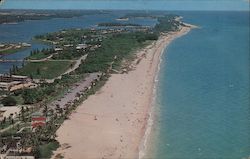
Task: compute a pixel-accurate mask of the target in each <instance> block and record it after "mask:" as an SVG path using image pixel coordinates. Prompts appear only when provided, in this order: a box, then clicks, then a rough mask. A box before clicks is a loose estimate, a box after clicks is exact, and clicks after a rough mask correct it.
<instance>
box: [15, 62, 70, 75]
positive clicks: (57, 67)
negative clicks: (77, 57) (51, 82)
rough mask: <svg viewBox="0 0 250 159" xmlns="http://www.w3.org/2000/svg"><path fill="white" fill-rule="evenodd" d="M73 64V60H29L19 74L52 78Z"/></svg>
mask: <svg viewBox="0 0 250 159" xmlns="http://www.w3.org/2000/svg"><path fill="white" fill-rule="evenodd" d="M73 64H74V62H71V61H43V62H28V63H27V64H26V65H25V66H24V67H23V68H21V69H20V70H19V71H18V73H17V74H19V75H27V76H32V77H33V78H43V79H52V78H55V77H57V76H60V75H61V74H63V73H64V72H65V71H66V70H67V69H68V68H70V67H71V65H73Z"/></svg>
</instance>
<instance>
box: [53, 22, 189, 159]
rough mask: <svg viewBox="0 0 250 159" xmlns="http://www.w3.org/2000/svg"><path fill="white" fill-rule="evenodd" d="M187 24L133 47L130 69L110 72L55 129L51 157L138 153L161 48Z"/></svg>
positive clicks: (147, 123) (145, 133) (144, 139)
mask: <svg viewBox="0 0 250 159" xmlns="http://www.w3.org/2000/svg"><path fill="white" fill-rule="evenodd" d="M192 28H193V27H190V26H188V27H182V28H181V30H180V31H177V32H172V33H168V34H163V35H162V36H160V38H159V39H158V40H157V41H155V42H153V44H151V45H149V46H147V47H146V48H144V49H141V50H139V51H138V52H137V54H136V55H137V57H138V58H137V60H135V61H134V62H133V65H135V66H136V69H135V70H132V71H130V72H128V74H112V75H111V77H110V78H109V80H108V81H107V83H106V84H105V85H104V86H103V87H102V88H101V90H100V91H98V92H96V94H94V95H92V96H90V97H89V98H88V99H87V100H86V101H84V102H83V103H82V104H81V105H80V106H79V107H78V108H77V109H76V111H75V112H74V113H72V115H71V116H70V119H69V120H66V121H65V122H64V123H63V124H62V126H61V127H60V128H59V129H58V131H57V136H58V137H57V140H58V141H59V143H60V145H61V147H60V148H59V149H58V150H56V151H55V152H54V155H53V156H52V158H57V157H58V156H64V158H74V159H75V158H83V157H84V158H114V159H117V158H140V159H141V158H143V156H144V155H145V153H146V152H145V150H146V149H147V139H148V136H149V134H150V132H151V126H152V125H153V121H151V122H150V120H152V110H153V102H154V96H155V87H156V84H157V78H158V74H159V70H160V61H161V57H162V54H163V53H164V51H165V49H166V47H167V46H168V45H169V44H170V43H171V42H172V41H173V40H175V39H176V38H178V37H180V36H183V35H185V34H187V33H188V32H189V31H190V30H191V29H192ZM138 61H139V62H138ZM121 83H122V84H121ZM150 123H151V124H150Z"/></svg>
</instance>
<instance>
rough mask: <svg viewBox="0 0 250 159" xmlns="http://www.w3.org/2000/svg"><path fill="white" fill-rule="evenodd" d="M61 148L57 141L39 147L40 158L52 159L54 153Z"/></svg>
mask: <svg viewBox="0 0 250 159" xmlns="http://www.w3.org/2000/svg"><path fill="white" fill-rule="evenodd" d="M58 147H59V143H58V142H57V141H53V142H49V143H47V144H44V145H41V146H39V158H50V157H51V155H52V154H53V151H54V150H56V149H57V148H58Z"/></svg>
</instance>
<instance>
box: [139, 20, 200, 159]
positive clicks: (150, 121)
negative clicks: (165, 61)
mask: <svg viewBox="0 0 250 159" xmlns="http://www.w3.org/2000/svg"><path fill="white" fill-rule="evenodd" d="M184 24H185V25H186V26H185V27H182V28H181V30H180V31H178V32H174V33H173V34H172V35H170V37H168V35H167V36H165V38H166V39H167V40H166V43H165V47H163V49H162V51H161V53H160V55H159V59H158V61H159V62H158V67H157V70H156V73H155V78H154V83H153V89H152V96H151V98H152V99H151V108H150V111H149V112H148V114H149V118H148V121H146V122H147V123H146V124H147V126H146V130H145V134H144V136H143V138H142V141H141V144H140V149H139V152H138V154H139V157H138V159H143V158H144V157H145V156H146V155H147V154H148V151H147V150H148V149H149V148H150V146H149V145H148V142H149V140H150V135H152V127H153V125H154V118H155V116H154V115H155V114H154V113H155V109H154V108H155V106H156V103H155V102H156V95H157V94H156V93H157V87H158V84H159V83H158V82H159V73H160V69H161V62H162V55H163V54H164V53H165V52H166V49H167V47H168V46H169V44H170V43H172V42H173V41H174V40H176V39H178V38H180V37H182V36H184V35H186V34H187V33H189V32H190V31H191V30H192V29H195V28H198V26H195V25H192V24H188V23H184ZM183 29H184V30H183ZM168 38H169V39H168Z"/></svg>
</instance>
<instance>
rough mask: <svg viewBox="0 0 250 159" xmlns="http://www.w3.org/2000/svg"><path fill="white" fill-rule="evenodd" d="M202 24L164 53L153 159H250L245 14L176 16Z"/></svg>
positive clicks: (222, 13) (246, 18) (206, 13)
mask: <svg viewBox="0 0 250 159" xmlns="http://www.w3.org/2000/svg"><path fill="white" fill-rule="evenodd" d="M180 14H182V15H183V16H184V17H185V20H186V21H188V22H190V23H193V24H196V25H199V26H201V29H196V30H193V31H191V32H190V33H189V34H188V35H186V36H184V37H181V38H179V39H177V40H176V41H174V42H173V43H172V44H171V45H170V47H169V48H168V49H167V53H166V54H164V55H163V62H162V65H161V71H160V77H159V80H160V82H159V85H158V90H157V102H156V105H157V106H156V110H157V111H158V112H159V113H158V115H157V116H156V118H157V119H156V121H155V123H156V126H155V129H154V130H155V134H157V139H156V143H154V146H155V147H156V148H155V156H156V157H155V158H157V159H242V158H247V157H249V156H250V101H249V100H250V98H249V97H250V94H249V90H250V89H249V87H250V82H249V12H196V13H195V12H188V13H180Z"/></svg>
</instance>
